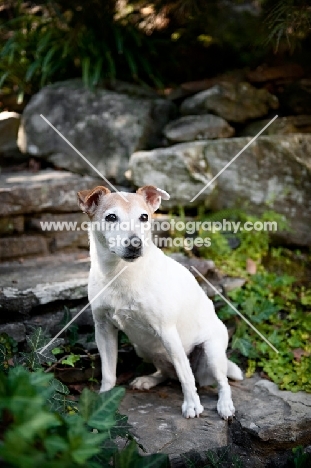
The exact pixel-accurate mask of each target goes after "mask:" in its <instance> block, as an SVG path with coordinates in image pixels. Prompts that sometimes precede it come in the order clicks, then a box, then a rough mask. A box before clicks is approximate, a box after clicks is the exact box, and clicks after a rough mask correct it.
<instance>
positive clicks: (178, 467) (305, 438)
mask: <svg viewBox="0 0 311 468" xmlns="http://www.w3.org/2000/svg"><path fill="white" fill-rule="evenodd" d="M231 388H232V398H233V401H234V406H235V408H236V417H235V418H234V420H233V421H232V423H231V424H230V423H228V422H226V421H224V420H222V419H221V418H220V417H219V416H218V414H217V411H216V404H217V391H216V389H213V388H211V387H202V388H201V389H200V390H199V394H200V398H201V403H202V405H203V406H204V412H203V413H202V415H200V418H195V419H184V418H183V417H182V416H181V404H182V401H183V397H182V392H181V388H180V386H179V385H178V383H175V382H170V383H169V384H163V385H159V386H157V387H155V388H153V389H151V390H150V391H138V390H131V389H128V391H127V392H126V395H125V398H124V399H123V400H122V403H121V406H120V413H121V414H125V415H127V416H128V418H129V420H128V421H129V423H130V424H131V425H132V426H133V432H134V435H135V437H136V438H137V440H138V442H139V443H140V444H142V445H143V447H144V448H145V450H146V451H147V453H166V454H168V455H169V458H170V462H171V466H172V467H173V468H187V467H189V466H216V465H214V464H213V465H210V463H208V464H206V462H207V461H210V459H208V454H207V452H208V451H209V450H212V451H213V452H214V451H216V454H215V453H214V457H215V458H216V459H217V458H218V457H217V451H219V453H218V455H222V456H223V457H224V460H223V464H221V465H220V464H219V465H218V464H217V466H224V467H227V466H228V467H229V466H233V464H231V463H228V464H227V463H226V462H227V461H228V460H227V458H228V459H229V461H230V460H231V461H233V459H232V457H233V456H235V457H236V456H238V457H239V458H240V463H239V464H234V466H243V467H244V468H264V467H266V466H274V467H276V466H289V465H287V464H285V461H286V458H288V457H291V456H292V452H291V450H290V449H291V448H292V447H296V446H298V445H306V444H308V443H310V440H311V395H310V394H307V393H305V392H297V393H292V392H289V391H280V390H279V389H278V387H277V385H276V384H274V383H273V382H270V381H268V380H263V379H260V378H259V376H258V375H255V376H254V377H252V378H249V379H245V380H244V381H242V382H239V383H234V382H233V383H232V386H231ZM286 450H288V452H287V453H286ZM225 455H226V456H225ZM210 456H212V454H210ZM282 461H283V464H282V463H281V462H282ZM310 461H311V456H310ZM204 462H205V463H204ZM277 462H278V463H277ZM270 463H271V464H270ZM305 466H311V465H305Z"/></svg>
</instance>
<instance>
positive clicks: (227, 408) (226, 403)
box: [217, 398, 235, 421]
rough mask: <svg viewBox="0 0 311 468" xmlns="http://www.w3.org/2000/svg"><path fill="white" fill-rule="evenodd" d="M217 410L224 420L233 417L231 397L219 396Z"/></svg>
mask: <svg viewBox="0 0 311 468" xmlns="http://www.w3.org/2000/svg"><path fill="white" fill-rule="evenodd" d="M217 411H218V414H219V416H221V417H222V418H223V419H225V420H226V421H227V420H228V419H230V418H233V416H234V413H235V408H234V406H233V402H232V400H231V398H226V399H225V398H220V399H219V400H218V403H217Z"/></svg>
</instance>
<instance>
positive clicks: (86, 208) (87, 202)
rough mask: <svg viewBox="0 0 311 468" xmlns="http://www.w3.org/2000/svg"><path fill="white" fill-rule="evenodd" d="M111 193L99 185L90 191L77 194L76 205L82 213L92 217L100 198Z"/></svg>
mask: <svg viewBox="0 0 311 468" xmlns="http://www.w3.org/2000/svg"><path fill="white" fill-rule="evenodd" d="M109 193H111V192H110V190H109V189H107V188H106V187H103V186H101V185H99V186H98V187H95V188H93V189H92V190H81V191H80V192H78V193H77V196H78V205H79V206H80V208H81V210H82V211H83V212H84V213H87V214H88V215H89V216H90V217H92V216H94V214H95V211H96V208H97V207H98V203H99V200H100V197H101V196H102V195H107V194H109Z"/></svg>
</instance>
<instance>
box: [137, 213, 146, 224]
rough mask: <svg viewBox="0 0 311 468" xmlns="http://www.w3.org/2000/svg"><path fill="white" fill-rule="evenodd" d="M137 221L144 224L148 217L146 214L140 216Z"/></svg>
mask: <svg viewBox="0 0 311 468" xmlns="http://www.w3.org/2000/svg"><path fill="white" fill-rule="evenodd" d="M139 221H141V222H142V223H145V222H146V221H148V215H147V214H142V215H140V217H139Z"/></svg>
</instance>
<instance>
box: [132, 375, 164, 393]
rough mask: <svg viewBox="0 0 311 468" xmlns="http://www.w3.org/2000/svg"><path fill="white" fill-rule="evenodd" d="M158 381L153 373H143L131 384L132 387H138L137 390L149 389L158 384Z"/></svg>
mask: <svg viewBox="0 0 311 468" xmlns="http://www.w3.org/2000/svg"><path fill="white" fill-rule="evenodd" d="M157 383H158V382H157V380H156V379H155V378H154V377H152V376H151V375H143V376H141V377H137V378H136V379H134V380H133V381H132V382H131V383H130V385H131V387H132V388H136V389H137V390H149V389H150V388H152V387H154V386H155V385H157Z"/></svg>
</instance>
